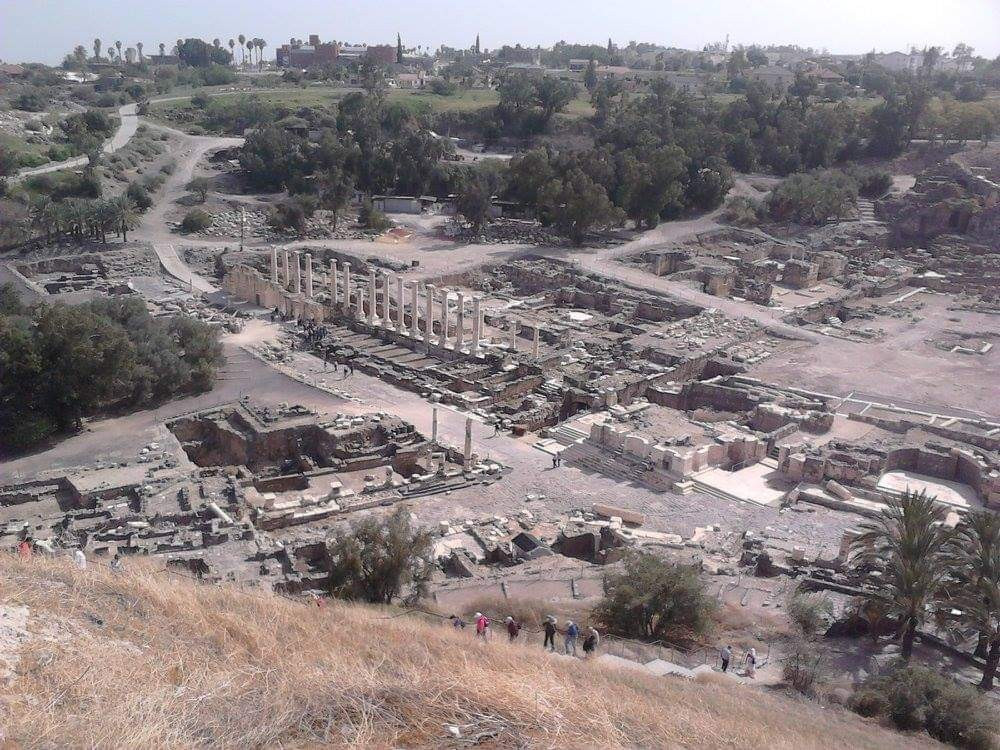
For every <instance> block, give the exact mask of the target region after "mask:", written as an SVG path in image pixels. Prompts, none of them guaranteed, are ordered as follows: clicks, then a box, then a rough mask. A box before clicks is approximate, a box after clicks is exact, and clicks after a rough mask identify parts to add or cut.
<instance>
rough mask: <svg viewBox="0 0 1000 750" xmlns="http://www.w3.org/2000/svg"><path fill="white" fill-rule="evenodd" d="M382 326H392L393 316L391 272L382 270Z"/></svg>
mask: <svg viewBox="0 0 1000 750" xmlns="http://www.w3.org/2000/svg"><path fill="white" fill-rule="evenodd" d="M382 327H383V328H392V316H391V315H389V272H388V271H383V272H382Z"/></svg>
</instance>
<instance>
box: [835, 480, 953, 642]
mask: <svg viewBox="0 0 1000 750" xmlns="http://www.w3.org/2000/svg"><path fill="white" fill-rule="evenodd" d="M944 517H945V512H944V509H943V508H942V507H941V506H940V505H939V504H938V503H937V501H936V499H935V498H934V497H928V496H927V493H926V492H920V493H919V494H917V493H912V492H910V491H908V490H907V491H906V492H904V493H903V495H902V496H901V497H899V498H898V499H897V498H894V499H892V500H890V501H889V503H888V507H887V508H886V510H885V512H884V514H883V515H882V516H881V517H880V518H878V519H877V520H875V521H871V522H868V523H865V524H862V525H861V529H862V533H861V535H860V536H858V537H857V538H856V539H855V540H854V543H853V545H852V561H853V563H854V564H855V565H865V566H871V567H873V568H875V569H877V570H880V571H881V576H880V577H879V579H878V580H879V582H880V584H881V586H882V594H883V595H884V596H885V597H886V603H887V605H888V606H889V609H890V610H891V611H892V613H893V614H895V615H897V616H898V617H899V618H900V627H901V631H902V632H901V634H902V641H903V643H902V657H903V660H904V661H909V659H910V656H911V655H912V653H913V639H914V637H915V636H916V633H917V628H918V627H919V626H920V625H921V624H922V623H923V622H924V620H925V619H926V617H927V610H928V608H929V607H930V606H931V605H932V604H933V603H934V602H935V601H937V599H938V597H939V594H940V592H941V587H942V585H943V584H944V582H945V581H946V579H947V576H948V568H947V566H946V565H945V561H946V557H947V554H948V550H949V544H950V540H951V538H952V531H951V530H950V529H948V528H947V527H945V526H944V523H943V522H944Z"/></svg>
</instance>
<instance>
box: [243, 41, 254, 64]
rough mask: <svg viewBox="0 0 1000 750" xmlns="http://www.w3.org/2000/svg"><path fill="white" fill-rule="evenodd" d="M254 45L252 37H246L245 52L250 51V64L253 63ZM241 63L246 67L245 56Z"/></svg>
mask: <svg viewBox="0 0 1000 750" xmlns="http://www.w3.org/2000/svg"><path fill="white" fill-rule="evenodd" d="M254 46H255V45H254V41H253V39H247V44H246V47H247V52H249V53H250V64H251V65H253V48H254ZM243 65H244V67H246V58H243Z"/></svg>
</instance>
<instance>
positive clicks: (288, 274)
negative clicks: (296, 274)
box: [281, 250, 292, 292]
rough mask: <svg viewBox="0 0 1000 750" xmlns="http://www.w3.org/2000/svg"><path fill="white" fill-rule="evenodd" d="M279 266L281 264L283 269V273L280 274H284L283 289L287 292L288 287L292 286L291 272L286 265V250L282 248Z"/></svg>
mask: <svg viewBox="0 0 1000 750" xmlns="http://www.w3.org/2000/svg"><path fill="white" fill-rule="evenodd" d="M281 266H282V270H283V271H284V274H282V275H283V276H284V282H285V291H286V292H287V291H288V290H289V289H291V288H292V274H291V271H290V266H289V265H288V251H287V250H282V251H281Z"/></svg>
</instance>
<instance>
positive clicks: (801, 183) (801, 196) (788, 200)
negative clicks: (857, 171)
mask: <svg viewBox="0 0 1000 750" xmlns="http://www.w3.org/2000/svg"><path fill="white" fill-rule="evenodd" d="M857 198H858V184H857V182H855V181H854V179H852V178H851V177H850V176H849V175H847V174H845V173H844V172H841V171H839V170H835V169H828V170H825V171H821V172H809V173H805V172H803V173H799V174H793V175H792V176H791V177H789V178H787V179H786V180H784V181H783V182H782V183H781V184H779V185H778V186H777V187H776V188H775V189H774V190H772V191H771V195H770V197H769V198H768V201H767V207H768V211H769V212H770V214H771V218H772V219H774V220H775V221H794V222H797V223H799V224H813V225H815V224H823V223H825V222H827V221H829V220H830V219H838V218H842V217H845V216H848V215H850V213H851V211H852V210H853V209H854V206H855V203H856V201H857Z"/></svg>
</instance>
